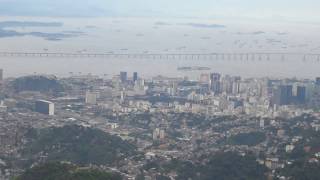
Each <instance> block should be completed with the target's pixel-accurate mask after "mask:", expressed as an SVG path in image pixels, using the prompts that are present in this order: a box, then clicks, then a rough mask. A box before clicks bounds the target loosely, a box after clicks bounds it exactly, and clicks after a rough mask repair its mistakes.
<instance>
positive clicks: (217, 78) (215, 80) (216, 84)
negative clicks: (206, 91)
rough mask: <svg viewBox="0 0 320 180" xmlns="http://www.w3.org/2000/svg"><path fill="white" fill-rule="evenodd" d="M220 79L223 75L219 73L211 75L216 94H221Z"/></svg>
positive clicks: (212, 87)
mask: <svg viewBox="0 0 320 180" xmlns="http://www.w3.org/2000/svg"><path fill="white" fill-rule="evenodd" d="M220 79H221V74H219V73H211V74H210V82H211V90H212V91H213V92H214V93H216V94H218V93H220V92H221V82H220Z"/></svg>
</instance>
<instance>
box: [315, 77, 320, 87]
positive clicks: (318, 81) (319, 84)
mask: <svg viewBox="0 0 320 180" xmlns="http://www.w3.org/2000/svg"><path fill="white" fill-rule="evenodd" d="M316 85H318V86H320V77H317V78H316Z"/></svg>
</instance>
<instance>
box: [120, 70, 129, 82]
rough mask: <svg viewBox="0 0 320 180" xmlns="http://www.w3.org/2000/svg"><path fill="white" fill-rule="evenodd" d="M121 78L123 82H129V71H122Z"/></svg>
mask: <svg viewBox="0 0 320 180" xmlns="http://www.w3.org/2000/svg"><path fill="white" fill-rule="evenodd" d="M120 80H121V82H122V83H125V82H127V80H128V74H127V72H124V71H123V72H120Z"/></svg>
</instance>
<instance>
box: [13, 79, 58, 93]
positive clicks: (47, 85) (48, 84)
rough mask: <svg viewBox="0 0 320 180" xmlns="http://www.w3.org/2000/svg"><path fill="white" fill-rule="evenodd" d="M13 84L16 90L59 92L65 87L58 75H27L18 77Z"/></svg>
mask: <svg viewBox="0 0 320 180" xmlns="http://www.w3.org/2000/svg"><path fill="white" fill-rule="evenodd" d="M12 86H13V89H14V90H15V91H16V92H21V91H40V92H53V93H58V92H61V91H63V89H64V88H63V85H62V84H61V83H60V82H59V81H58V80H57V79H56V77H46V76H25V77H21V78H17V79H15V80H14V81H13V83H12Z"/></svg>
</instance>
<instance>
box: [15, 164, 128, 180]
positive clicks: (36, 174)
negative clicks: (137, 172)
mask: <svg viewBox="0 0 320 180" xmlns="http://www.w3.org/2000/svg"><path fill="white" fill-rule="evenodd" d="M121 179H122V178H121V176H120V175H118V174H114V173H109V172H104V171H100V170H97V169H81V168H78V167H76V166H74V165H70V164H62V163H59V162H52V163H47V164H43V165H40V166H35V167H33V168H31V169H28V170H26V171H25V172H24V174H22V175H21V176H19V177H17V178H15V180H121Z"/></svg>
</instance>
